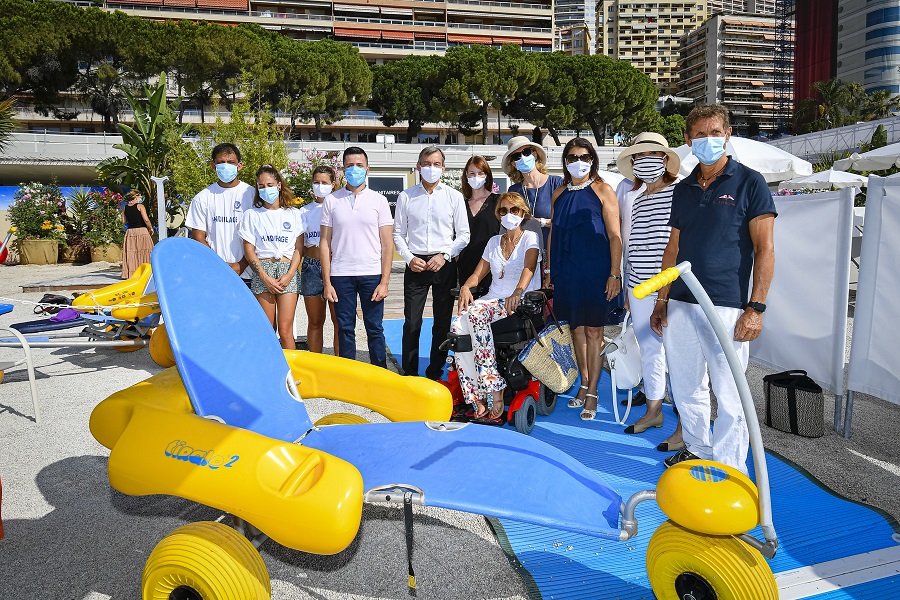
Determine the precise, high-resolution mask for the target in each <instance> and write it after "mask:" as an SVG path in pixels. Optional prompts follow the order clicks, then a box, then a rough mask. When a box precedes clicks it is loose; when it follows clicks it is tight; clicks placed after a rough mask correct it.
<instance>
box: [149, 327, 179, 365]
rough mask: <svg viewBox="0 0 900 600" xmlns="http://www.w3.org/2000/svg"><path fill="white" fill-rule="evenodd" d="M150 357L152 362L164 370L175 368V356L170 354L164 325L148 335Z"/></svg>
mask: <svg viewBox="0 0 900 600" xmlns="http://www.w3.org/2000/svg"><path fill="white" fill-rule="evenodd" d="M150 357H151V358H152V359H153V362H155V363H156V364H158V365H159V366H161V367H164V368H166V369H168V368H169V367H174V366H175V356H174V355H173V354H172V346H171V345H170V344H169V334H168V333H166V326H165V325H160V326H159V327H157V328H156V329H154V330H153V333H152V334H151V335H150Z"/></svg>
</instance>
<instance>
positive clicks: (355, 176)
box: [344, 165, 366, 187]
mask: <svg viewBox="0 0 900 600" xmlns="http://www.w3.org/2000/svg"><path fill="white" fill-rule="evenodd" d="M344 177H346V179H347V183H348V184H349V185H350V187H358V186H361V185H362V184H363V183H365V181H366V170H365V169H364V168H362V167H360V166H357V165H353V166H352V167H347V168H346V169H344Z"/></svg>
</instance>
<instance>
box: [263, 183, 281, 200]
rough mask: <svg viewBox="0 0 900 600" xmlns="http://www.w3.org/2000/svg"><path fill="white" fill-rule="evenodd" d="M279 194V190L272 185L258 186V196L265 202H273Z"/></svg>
mask: <svg viewBox="0 0 900 600" xmlns="http://www.w3.org/2000/svg"><path fill="white" fill-rule="evenodd" d="M280 194H281V190H279V189H278V187H277V186H274V185H273V186H271V187H264V188H259V197H260V198H262V199H263V202H265V203H266V204H275V201H276V200H278V196H279V195H280Z"/></svg>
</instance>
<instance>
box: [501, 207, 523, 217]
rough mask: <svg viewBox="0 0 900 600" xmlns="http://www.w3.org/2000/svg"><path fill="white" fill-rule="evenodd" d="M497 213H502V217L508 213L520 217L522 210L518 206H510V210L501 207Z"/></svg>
mask: <svg viewBox="0 0 900 600" xmlns="http://www.w3.org/2000/svg"><path fill="white" fill-rule="evenodd" d="M497 212H498V213H500V216H501V217H502V216H503V215H505V214H506V213H509V214H511V215H519V214H522V209H521V208H519V207H518V206H510V207H509V208H506V207H505V206H501V207H500V209H499V210H498V211H497Z"/></svg>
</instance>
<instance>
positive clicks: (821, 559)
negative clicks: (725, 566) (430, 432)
mask: <svg viewBox="0 0 900 600" xmlns="http://www.w3.org/2000/svg"><path fill="white" fill-rule="evenodd" d="M402 325H403V322H402V320H391V321H385V324H384V326H385V338H386V339H387V341H388V344H389V346H390V348H391V350H392V351H393V352H394V353H395V354H396V355H399V350H400V347H399V340H400V337H401V334H400V331H401V330H402ZM428 334H430V323H428V322H427V320H426V323H425V324H424V325H423V338H428V337H429V336H428ZM395 343H396V345H394V344H395ZM428 343H430V339H424V343H423V345H422V348H428V347H429V346H428ZM579 383H580V382H579V381H576V382H575V386H573V390H572V391H573V392H574V391H575V390H577V386H578V385H579ZM610 394H611V392H610V381H609V374H608V373H604V374H603V378H602V380H601V382H600V385H599V395H600V403H599V407H598V413H597V418H596V419H595V420H594V421H592V422H583V421H581V420H580V419H579V416H578V415H579V412H580V411H579V410H575V409H570V408H567V407H566V402H567V401H568V398H566V397H565V396H563V397H561V398H560V400H559V402H558V403H557V408H556V410H555V411H554V413H553V414H552V415H550V416H548V417H543V416H538V418H537V424H536V425H535V428H534V431H533V432H532V434H531V436H532V437H534V438H536V439H539V440H542V441H544V442H547V443H548V444H550V445H552V446H554V447H556V448H558V449H560V450H562V451H563V452H565V453H567V454H569V455H570V456H572V457H574V458H576V459H578V460H579V461H581V462H582V463H583V464H584V465H585V466H587V467H588V468H589V469H592V470H594V471H595V472H597V473H599V474H600V475H601V477H602V479H603V480H604V481H605V482H606V483H607V485H609V486H610V487H611V488H612V489H613V490H614V491H615V492H617V493H618V494H619V495H620V496H621V497H622V498H628V497H629V496H630V495H631V494H632V493H633V492H635V491H638V490H643V489H653V488H654V487H655V485H656V481H657V480H658V479H659V476H660V475H661V474H662V472H663V465H662V460H663V459H664V458H665V457H666V456H668V454H665V453H662V452H658V451H657V450H656V445H657V444H659V443H660V442H661V441H663V440H664V439H665V438H666V437H668V436H669V435H670V434H671V433H672V431H673V430H674V429H675V423H676V417H675V415H674V414H673V412H672V408H671V406H669V405H664V406H663V411H664V414H665V419H666V421H665V425H664V426H663V427H662V428H660V429H650V430H648V431H646V432H645V433H643V434H641V435H626V434H625V433H623V429H624V427H622V426H619V425H616V424H615V422H614V420H613V416H612V405H611V396H610ZM624 398H625V394H624V393H623V392H620V394H619V398H618V400H622V399H624ZM619 408H620V411H621V410H622V409H623V407H621V406H620V407H619ZM643 411H644V409H643V408H642V407H637V408H635V409H634V410H633V411H632V414H631V415H630V416H629V418H628V422H629V423H634V421H636V420H637V419H638V417H640V415H641V414H643ZM506 429H510V430H512V428H511V427H506ZM767 463H768V467H769V478H770V480H771V489H772V502H773V514H774V520H775V530H776V532H777V533H778V538H779V544H780V547H779V551H778V554H777V555H776V557H775V558H774V559H773V560H771V561H769V565H770V566H771V568H772V571H773V572H774V573H775V578H776V581H777V582H778V586H779V591H780V595H781V600H792V599H800V598H815V599H816V600H847V599H857V598H860V599H862V598H865V599H869V598H871V599H873V600H876V599H877V600H888V599H893V598H900V534H898V532H900V526H898V524H897V523H896V522H895V521H894V520H893V519H891V518H890V517H887V516H884V515H883V514H881V513H879V512H877V511H876V510H873V509H871V508H869V507H866V506H862V505H859V504H856V503H853V502H850V501H848V500H845V499H843V498H840V497H838V496H836V495H834V494H833V493H831V492H830V491H829V490H827V489H826V488H824V487H822V486H821V485H820V484H818V483H817V482H816V481H815V480H813V479H812V478H811V477H810V476H808V475H807V474H805V473H804V472H802V471H801V470H800V469H798V468H797V467H795V466H794V465H792V464H791V463H790V462H788V461H786V460H784V459H782V458H780V457H778V456H776V455H774V454H772V453H771V452H769V453H768V454H767ZM748 467H749V469H750V473H751V475H752V473H753V465H752V461H751V462H750V463H749V464H748ZM848 476H852V475H849V474H848ZM586 510H587V507H586ZM637 517H638V527H639V532H638V535H637V536H635V537H634V538H632V539H631V540H629V541H627V542H618V541H613V540H604V539H599V538H597V537H594V536H589V535H584V534H579V533H573V532H569V531H563V530H560V529H554V528H549V527H541V526H537V525H531V524H524V523H520V522H517V521H514V520H512V519H508V518H500V519H493V518H492V519H489V520H490V522H491V524H492V526H493V527H494V530H495V532H496V533H497V536H498V539H499V540H500V543H501V545H502V546H503V547H504V550H506V551H507V553H508V554H509V555H512V556H510V559H511V561H512V562H513V564H514V565H516V566H517V568H519V570H520V572H521V574H522V576H523V577H524V579H525V581H526V585H527V586H528V589H529V593H530V595H531V596H532V597H533V598H544V599H546V600H550V599H551V598H555V599H566V600H568V599H579V598H583V599H585V600H588V599H590V600H605V599H621V600H632V599H634V600H637V599H647V600H652V599H653V598H654V595H653V592H652V591H651V589H650V583H649V581H648V580H647V573H646V562H645V557H646V552H647V544H648V542H649V541H650V537H651V535H652V534H653V532H654V531H655V530H656V528H657V527H658V526H659V525H660V524H661V523H662V522H663V521H664V520H665V517H664V515H663V514H662V512H660V510H659V508H658V507H657V505H656V503H654V502H644V503H642V504H640V505H639V506H638V509H637ZM753 534H754V536H755V537H756V538H757V539H762V533H761V531H760V530H759V529H758V528H757V530H756V531H754V532H753ZM513 556H514V558H513Z"/></svg>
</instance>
